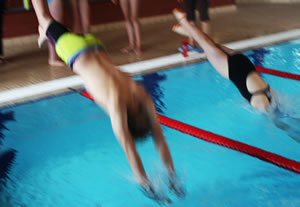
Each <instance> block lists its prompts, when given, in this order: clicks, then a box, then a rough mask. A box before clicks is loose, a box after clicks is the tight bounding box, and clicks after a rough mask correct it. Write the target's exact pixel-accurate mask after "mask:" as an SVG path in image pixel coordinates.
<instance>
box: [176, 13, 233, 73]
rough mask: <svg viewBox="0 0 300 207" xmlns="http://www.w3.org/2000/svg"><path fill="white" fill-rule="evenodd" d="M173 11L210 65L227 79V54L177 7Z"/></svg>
mask: <svg viewBox="0 0 300 207" xmlns="http://www.w3.org/2000/svg"><path fill="white" fill-rule="evenodd" d="M173 13H174V15H175V17H176V19H177V20H178V22H179V23H180V24H181V25H182V26H183V28H184V29H185V30H186V31H187V32H188V33H189V34H190V35H191V36H192V37H193V38H194V40H195V41H196V42H197V43H198V44H199V45H200V47H202V49H203V50H204V52H205V54H206V56H207V59H208V60H209V62H210V63H211V64H212V66H213V67H214V68H215V69H216V70H217V71H218V72H219V73H220V74H221V75H222V76H223V77H225V78H227V79H229V74H228V55H227V54H226V53H225V52H224V50H223V49H221V47H220V46H219V45H217V44H216V43H215V42H214V41H213V40H212V39H210V38H209V37H208V36H207V35H206V34H205V33H204V32H202V31H201V30H199V29H198V28H197V27H196V26H195V25H194V24H191V23H190V22H189V21H188V20H187V18H186V15H185V14H184V13H183V12H181V11H180V10H178V9H174V10H173Z"/></svg>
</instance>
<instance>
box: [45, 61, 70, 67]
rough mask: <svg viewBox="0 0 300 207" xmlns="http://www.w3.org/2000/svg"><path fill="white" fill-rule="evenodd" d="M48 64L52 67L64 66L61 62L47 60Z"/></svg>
mask: <svg viewBox="0 0 300 207" xmlns="http://www.w3.org/2000/svg"><path fill="white" fill-rule="evenodd" d="M48 64H49V65H50V66H54V67H64V66H66V65H65V63H64V62H62V61H61V60H48Z"/></svg>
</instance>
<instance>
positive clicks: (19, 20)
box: [1, 0, 235, 38]
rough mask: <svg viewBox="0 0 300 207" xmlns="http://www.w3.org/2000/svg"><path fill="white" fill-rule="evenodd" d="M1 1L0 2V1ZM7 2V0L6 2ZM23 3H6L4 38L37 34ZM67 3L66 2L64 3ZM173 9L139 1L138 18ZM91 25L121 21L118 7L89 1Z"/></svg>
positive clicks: (173, 0)
mask: <svg viewBox="0 0 300 207" xmlns="http://www.w3.org/2000/svg"><path fill="white" fill-rule="evenodd" d="M1 1H2V0H1ZM6 1H7V0H6ZM22 2H23V1H20V0H9V1H7V12H6V13H5V16H4V28H3V29H4V38H9V37H17V36H24V35H30V34H35V33H37V19H36V16H35V14H34V11H33V10H30V11H25V10H24V9H23V8H22V7H23V4H22ZM64 2H68V1H64ZM234 4H235V0H210V7H211V8H214V7H222V6H230V5H234ZM175 7H181V8H183V4H179V3H178V1H177V0H140V15H139V16H140V17H151V16H156V15H164V14H169V13H170V12H171V10H172V9H173V8H175ZM65 8H66V9H65V15H64V16H65V22H66V24H67V25H70V24H71V19H72V17H71V15H70V12H69V9H68V5H66V6H65ZM90 9H91V23H92V25H97V24H105V23H111V22H118V21H123V16H122V12H121V10H120V7H119V6H116V5H114V4H113V3H111V1H110V0H90Z"/></svg>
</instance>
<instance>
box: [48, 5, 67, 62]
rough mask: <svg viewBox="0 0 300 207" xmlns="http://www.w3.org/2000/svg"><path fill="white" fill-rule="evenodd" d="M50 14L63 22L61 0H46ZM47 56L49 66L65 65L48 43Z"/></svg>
mask: <svg viewBox="0 0 300 207" xmlns="http://www.w3.org/2000/svg"><path fill="white" fill-rule="evenodd" d="M48 5H49V10H50V14H51V16H52V17H53V19H54V20H55V21H57V22H59V23H63V4H62V0H48ZM48 50H49V57H48V64H49V65H51V66H58V67H61V66H65V64H64V63H63V62H62V61H61V60H60V58H59V57H58V56H57V54H56V51H55V49H54V48H53V47H52V46H51V45H50V43H48Z"/></svg>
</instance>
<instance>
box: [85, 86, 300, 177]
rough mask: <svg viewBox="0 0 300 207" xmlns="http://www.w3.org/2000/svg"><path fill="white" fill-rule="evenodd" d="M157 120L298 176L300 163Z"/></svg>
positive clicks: (173, 122)
mask: <svg viewBox="0 0 300 207" xmlns="http://www.w3.org/2000/svg"><path fill="white" fill-rule="evenodd" d="M80 94H81V95H82V96H84V97H86V98H88V99H90V100H92V101H93V97H92V96H91V95H90V94H89V93H88V92H86V91H83V92H80ZM158 118H159V121H160V123H161V124H163V125H165V126H167V127H170V128H172V129H175V130H178V131H181V132H183V133H185V134H189V135H191V136H193V137H196V138H198V139H202V140H204V141H207V142H210V143H214V144H217V145H220V146H224V147H227V148H230V149H233V150H235V151H239V152H242V153H244V154H247V155H250V156H253V157H256V158H258V159H261V160H263V161H266V162H268V163H271V164H274V165H277V166H279V167H281V168H284V169H287V170H290V171H293V172H296V173H298V174H300V162H297V161H295V160H291V159H288V158H285V157H283V156H280V155H277V154H275V153H272V152H268V151H265V150H262V149H260V148H257V147H254V146H251V145H248V144H245V143H242V142H239V141H235V140H233V139H230V138H227V137H224V136H221V135H217V134H214V133H212V132H209V131H205V130H203V129H199V128H197V127H194V126H191V125H188V124H185V123H183V122H180V121H177V120H174V119H171V118H168V117H166V116H163V115H160V114H158Z"/></svg>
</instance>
